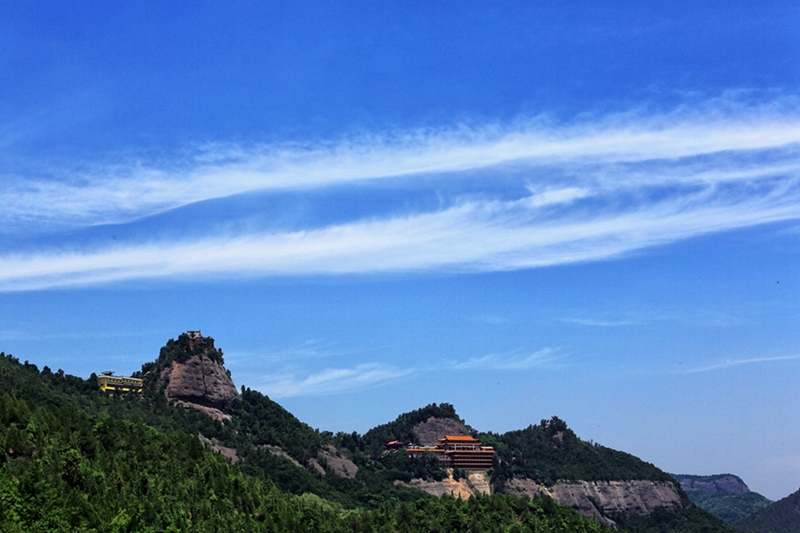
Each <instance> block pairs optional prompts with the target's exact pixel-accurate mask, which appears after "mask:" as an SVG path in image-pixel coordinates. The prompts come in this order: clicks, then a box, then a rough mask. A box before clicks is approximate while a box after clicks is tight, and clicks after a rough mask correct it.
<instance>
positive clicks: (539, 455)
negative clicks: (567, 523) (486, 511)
mask: <svg viewBox="0 0 800 533" xmlns="http://www.w3.org/2000/svg"><path fill="white" fill-rule="evenodd" d="M480 438H481V440H482V441H483V442H484V443H486V444H488V445H490V446H494V448H495V450H496V452H497V461H498V464H497V466H496V467H495V468H494V470H493V472H492V484H493V485H494V486H496V487H498V488H500V487H502V485H503V483H505V482H506V481H507V480H509V479H512V478H527V479H531V480H533V481H536V482H538V483H541V484H544V485H552V484H553V483H555V482H556V481H559V480H562V481H565V480H566V481H570V480H586V481H612V480H631V479H644V480H651V481H665V482H674V480H673V478H672V476H670V475H669V474H667V473H666V472H663V471H662V470H659V469H658V468H656V467H655V466H653V465H652V464H650V463H646V462H645V461H642V460H641V459H639V458H638V457H635V456H633V455H631V454H629V453H625V452H620V451H617V450H612V449H611V448H606V447H605V446H601V445H599V444H593V443H589V442H586V441H583V440H581V439H579V438H578V436H577V435H575V432H574V431H572V430H571V429H569V428H568V427H567V424H566V422H564V421H563V420H561V419H559V418H556V417H553V418H552V419H550V420H542V421H541V422H540V423H539V424H538V425H531V426H528V427H527V428H525V429H520V430H516V431H509V432H507V433H503V434H494V433H483V434H481V435H480Z"/></svg>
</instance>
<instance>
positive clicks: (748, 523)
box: [736, 490, 800, 533]
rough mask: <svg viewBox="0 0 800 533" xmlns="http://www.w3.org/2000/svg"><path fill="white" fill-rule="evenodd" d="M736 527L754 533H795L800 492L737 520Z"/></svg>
mask: <svg viewBox="0 0 800 533" xmlns="http://www.w3.org/2000/svg"><path fill="white" fill-rule="evenodd" d="M736 526H738V527H740V528H741V529H744V530H746V531H754V532H756V533H797V532H798V531H800V490H798V491H797V492H794V493H792V494H790V495H789V496H787V497H785V498H783V499H782V500H778V501H777V502H775V503H773V504H772V505H770V506H768V507H765V508H763V509H761V510H760V511H758V512H756V513H754V514H752V515H750V516H748V517H747V518H744V519H742V520H739V521H738V522H736Z"/></svg>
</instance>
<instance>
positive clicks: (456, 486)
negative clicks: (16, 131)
mask: <svg viewBox="0 0 800 533" xmlns="http://www.w3.org/2000/svg"><path fill="white" fill-rule="evenodd" d="M395 483H397V484H398V485H405V486H406V487H414V488H415V489H420V490H424V491H425V492H427V493H428V494H432V495H434V496H444V495H445V494H451V495H453V496H455V497H456V498H458V497H461V498H462V499H464V500H466V499H468V498H469V497H470V496H472V495H474V494H490V493H491V486H490V485H489V480H488V479H487V477H486V474H485V473H483V472H473V473H471V474H470V475H469V478H467V479H464V478H461V479H459V480H458V481H456V480H454V479H453V477H452V475H451V476H450V477H449V478H445V479H443V480H442V481H425V480H424V479H412V480H411V482H410V483H403V482H400V481H396V482H395Z"/></svg>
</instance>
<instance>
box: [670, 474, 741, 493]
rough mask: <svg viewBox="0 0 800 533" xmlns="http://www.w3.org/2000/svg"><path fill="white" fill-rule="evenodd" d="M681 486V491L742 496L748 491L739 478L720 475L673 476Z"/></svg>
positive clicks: (731, 475)
mask: <svg viewBox="0 0 800 533" xmlns="http://www.w3.org/2000/svg"><path fill="white" fill-rule="evenodd" d="M673 477H674V478H675V479H677V480H678V482H679V483H680V484H681V487H682V488H683V490H686V491H690V490H702V491H703V492H712V493H717V492H730V493H732V494H744V493H745V492H750V489H749V488H748V486H747V485H746V484H745V482H744V481H742V478H740V477H739V476H734V475H733V474H720V475H718V476H681V475H675V476H673Z"/></svg>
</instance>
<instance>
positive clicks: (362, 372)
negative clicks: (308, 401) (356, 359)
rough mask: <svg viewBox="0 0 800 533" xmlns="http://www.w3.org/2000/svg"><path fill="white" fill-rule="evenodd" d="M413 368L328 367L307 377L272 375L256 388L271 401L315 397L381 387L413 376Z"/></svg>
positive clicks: (376, 365) (377, 366)
mask: <svg viewBox="0 0 800 533" xmlns="http://www.w3.org/2000/svg"><path fill="white" fill-rule="evenodd" d="M413 373H414V370H413V369H400V368H396V367H393V366H387V365H382V364H379V363H368V364H362V365H358V366H355V367H352V368H329V369H325V370H323V371H321V372H318V373H315V374H310V375H306V376H298V375H296V374H295V373H290V372H286V373H283V374H280V375H273V376H269V377H268V378H267V379H266V380H263V381H261V382H260V383H258V384H257V388H258V389H260V390H261V391H263V392H264V393H265V394H267V395H268V396H270V397H272V398H289V397H295V396H315V395H321V394H332V393H345V392H355V391H358V390H363V389H365V388H370V387H374V386H377V385H382V384H384V383H387V382H390V381H394V380H396V379H399V378H402V377H405V376H408V375H410V374H413Z"/></svg>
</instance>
